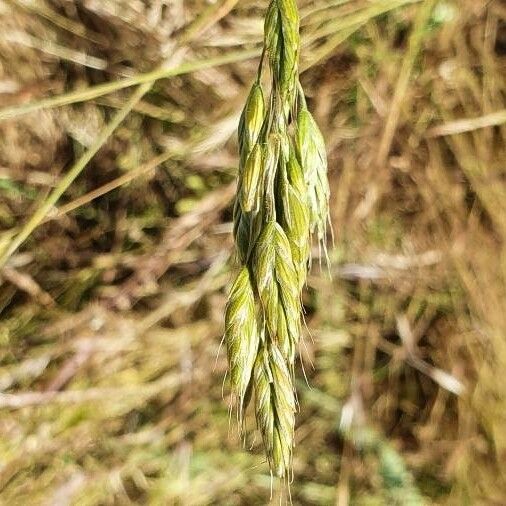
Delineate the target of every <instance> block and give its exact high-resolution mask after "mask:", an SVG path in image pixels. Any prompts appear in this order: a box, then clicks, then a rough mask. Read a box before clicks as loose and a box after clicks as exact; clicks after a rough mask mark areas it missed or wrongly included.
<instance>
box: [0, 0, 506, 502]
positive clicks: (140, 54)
mask: <svg viewBox="0 0 506 506" xmlns="http://www.w3.org/2000/svg"><path fill="white" fill-rule="evenodd" d="M297 3H298V6H299V8H300V14H301V40H302V50H301V55H300V56H301V69H302V74H301V82H302V85H303V88H304V90H305V92H306V95H307V102H308V108H309V109H310V110H311V112H312V113H313V115H314V116H315V118H316V120H317V122H318V124H319V125H320V128H321V130H322V133H323V135H324V137H325V141H326V145H327V154H328V160H329V179H330V188H331V200H330V212H331V218H332V228H333V239H332V238H331V237H330V234H329V241H328V254H329V257H330V260H331V263H330V268H329V269H327V267H326V264H325V261H323V259H322V258H321V257H322V254H321V251H320V250H319V249H318V247H317V245H316V244H315V245H314V248H313V252H312V263H313V266H312V269H311V272H310V274H309V277H308V281H307V286H306V288H305V289H304V292H303V303H304V312H305V315H304V321H305V326H304V331H303V334H304V336H303V342H302V344H301V346H300V349H299V350H298V355H299V357H298V359H297V363H296V384H297V392H298V412H297V414H296V428H295V448H294V454H293V481H292V483H291V484H290V487H289V488H290V495H291V497H289V496H288V491H287V488H286V487H284V486H283V484H282V483H279V482H278V481H277V480H275V479H274V480H272V479H271V476H270V473H269V466H268V464H267V462H266V459H265V456H264V452H263V448H262V442H261V437H260V436H259V434H258V432H257V431H256V430H255V429H256V428H255V421H254V416H247V417H246V421H247V430H248V438H247V439H248V440H247V445H246V447H243V445H242V443H241V439H240V437H239V435H238V429H237V423H236V420H235V415H234V411H233V410H232V412H231V411H230V395H229V394H230V386H229V383H228V378H227V377H226V370H227V357H226V352H225V351H224V349H223V347H221V349H220V342H221V340H222V336H223V331H224V330H223V328H224V322H223V320H224V312H225V304H226V300H227V294H228V290H229V287H230V284H231V281H232V279H233V275H234V273H236V272H237V267H238V262H237V255H236V253H235V249H234V244H233V237H232V208H233V198H234V195H235V191H236V176H237V166H238V146H237V134H236V132H237V125H238V122H239V115H240V113H241V109H242V107H243V104H244V101H245V99H246V96H247V94H248V92H249V89H250V87H251V84H252V82H253V80H254V78H255V74H256V71H257V66H258V59H259V56H260V53H261V45H262V31H263V16H264V14H265V9H266V8H267V4H268V2H267V0H266V1H265V2H257V1H253V0H242V1H238V0H214V1H210V0H134V1H127V0H1V1H0V313H1V317H0V504H2V505H4V504H5V505H6V506H18V505H19V506H21V505H23V506H25V505H29V506H32V505H33V506H38V505H45V506H53V505H54V506H64V505H78V506H81V505H82V506H85V505H89V506H95V505H97V506H98V505H129V504H134V505H137V504H138V505H141V504H142V505H144V504H148V505H172V504H174V505H184V506H187V505H207V504H217V505H262V504H268V503H272V504H285V503H290V501H291V503H292V504H296V505H299V504H300V505H331V504H336V505H338V506H346V505H360V506H362V505H363V506H366V505H368V506H372V505H408V506H411V505H413V506H416V505H431V504H435V505H471V506H474V505H498V506H499V505H504V504H506V381H505V376H504V375H505V371H506V4H505V3H504V2H503V1H501V0H315V1H309V0H298V2H297Z"/></svg>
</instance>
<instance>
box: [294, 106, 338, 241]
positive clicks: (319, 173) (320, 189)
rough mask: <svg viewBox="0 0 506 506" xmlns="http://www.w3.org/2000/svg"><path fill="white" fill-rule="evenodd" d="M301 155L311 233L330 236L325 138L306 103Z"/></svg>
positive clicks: (298, 135) (320, 237) (299, 141)
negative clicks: (327, 232)
mask: <svg viewBox="0 0 506 506" xmlns="http://www.w3.org/2000/svg"><path fill="white" fill-rule="evenodd" d="M295 139H296V148H297V156H298V159H299V162H300V165H301V166H302V170H303V171H304V179H305V181H306V185H307V196H308V205H309V215H310V228H311V233H313V232H315V231H316V235H317V238H318V240H319V241H320V242H323V241H324V240H325V238H326V229H327V221H328V215H329V198H330V188H329V183H328V180H327V154H326V151H325V141H324V140H323V136H322V134H321V132H320V129H319V128H318V125H317V124H316V121H315V120H314V119H313V116H312V115H311V113H310V112H309V111H308V110H307V109H306V108H305V107H304V108H302V109H301V110H300V112H299V114H298V116H297V128H296V135H295Z"/></svg>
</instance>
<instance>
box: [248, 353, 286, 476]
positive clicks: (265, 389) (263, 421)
mask: <svg viewBox="0 0 506 506" xmlns="http://www.w3.org/2000/svg"><path fill="white" fill-rule="evenodd" d="M254 387H255V413H256V419H257V424H258V428H259V429H260V432H261V434H262V439H263V442H264V447H265V453H266V455H267V459H268V461H269V465H270V467H271V470H272V472H273V473H274V474H275V475H276V476H278V477H280V478H282V477H284V476H287V474H288V472H289V470H290V468H291V462H292V448H293V434H294V428H295V396H294V393H293V386H292V381H291V375H290V373H289V371H288V369H287V367H286V363H285V360H284V358H283V356H282V354H281V352H280V351H279V350H278V348H277V347H276V346H275V345H270V346H268V347H267V346H264V347H262V348H261V349H260V351H259V353H258V356H257V360H256V362H255V373H254Z"/></svg>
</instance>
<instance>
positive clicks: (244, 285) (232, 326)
mask: <svg viewBox="0 0 506 506" xmlns="http://www.w3.org/2000/svg"><path fill="white" fill-rule="evenodd" d="M225 321H226V326H225V344H226V346H227V357H228V364H229V369H230V382H231V384H232V388H233V391H234V393H235V395H236V396H237V397H238V399H239V418H240V420H241V421H242V419H243V409H244V399H245V397H246V393H247V391H248V386H249V383H250V379H251V375H252V372H253V365H254V363H255V360H256V356H257V352H258V345H259V332H258V326H257V320H256V313H255V296H254V293H253V286H252V285H251V280H250V275H249V272H248V268H247V267H246V266H244V267H243V268H242V269H241V270H240V271H239V274H238V276H237V278H236V280H235V282H234V284H233V285H232V289H231V291H230V296H229V300H228V304H227V309H226V315H225Z"/></svg>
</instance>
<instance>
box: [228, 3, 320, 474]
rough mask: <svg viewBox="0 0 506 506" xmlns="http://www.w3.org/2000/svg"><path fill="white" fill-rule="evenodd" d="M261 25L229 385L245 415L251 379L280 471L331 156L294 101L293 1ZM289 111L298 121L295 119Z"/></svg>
mask: <svg viewBox="0 0 506 506" xmlns="http://www.w3.org/2000/svg"><path fill="white" fill-rule="evenodd" d="M264 29H265V35H264V46H265V47H264V49H265V54H266V55H267V60H268V63H269V66H270V70H271V78H272V89H271V97H270V99H269V100H268V101H267V106H266V102H265V101H264V95H263V91H262V88H261V86H260V82H261V73H262V64H261V65H260V69H259V73H258V77H257V81H256V83H255V84H254V85H253V87H252V89H251V91H250V94H249V95H248V99H247V101H246V105H245V107H244V110H243V113H242V115H241V119H240V123H239V129H238V130H239V150H240V164H239V181H238V186H237V198H236V202H235V206H234V238H235V241H236V244H237V249H238V252H239V259H240V261H241V264H242V269H241V272H240V273H239V276H238V278H237V280H236V282H235V283H234V286H233V287H232V290H231V293H230V300H229V305H228V307H227V312H226V315H225V320H226V322H225V325H226V329H227V330H226V338H227V348H228V349H229V362H230V370H231V382H232V388H233V389H234V391H235V392H236V395H237V396H238V398H239V402H240V405H239V410H240V414H241V417H242V415H243V413H242V412H243V406H244V401H245V398H246V396H247V395H248V394H249V392H250V391H251V389H253V390H254V392H255V414H256V420H257V425H258V428H259V430H260V432H261V433H262V440H263V443H264V448H265V453H266V455H267V459H268V461H269V465H270V468H271V471H272V472H273V473H274V474H276V476H279V477H286V476H287V475H288V474H289V472H290V468H291V462H292V449H293V440H294V425H295V392H294V384H293V380H294V363H295V355H296V350H297V346H298V343H299V337H300V332H301V310H302V307H301V298H300V292H301V290H302V288H303V286H304V284H305V281H306V276H307V268H308V263H309V251H310V232H312V231H314V230H316V231H317V233H318V238H319V239H320V240H323V239H324V238H325V234H324V230H325V225H326V220H327V213H328V183H327V182H326V177H327V162H326V157H325V146H324V143H323V138H322V136H321V133H320V131H319V130H318V127H317V126H316V124H315V123H314V120H313V119H312V117H311V115H310V114H309V112H308V111H307V109H306V106H305V101H304V99H303V95H301V96H300V98H301V100H300V101H299V102H300V104H301V107H302V109H301V110H300V111H297V108H298V107H299V104H298V103H297V102H298V101H296V100H295V97H296V96H297V93H302V92H301V91H297V90H298V88H300V84H299V81H298V58H299V47H300V41H299V15H298V11H297V5H296V3H295V1H294V0H272V1H271V3H270V4H269V7H268V9H267V12H266V16H265V25H264ZM297 112H298V114H297ZM293 118H297V125H292V122H293ZM294 126H295V128H294ZM241 305H244V309H242V310H241V308H240V306H241ZM255 308H256V309H257V310H258V314H255ZM253 364H254V365H253ZM241 368H243V369H244V370H243V371H241V370H240V369H241ZM252 368H253V369H254V372H253V381H252V382H251V383H250V379H251V377H252Z"/></svg>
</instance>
